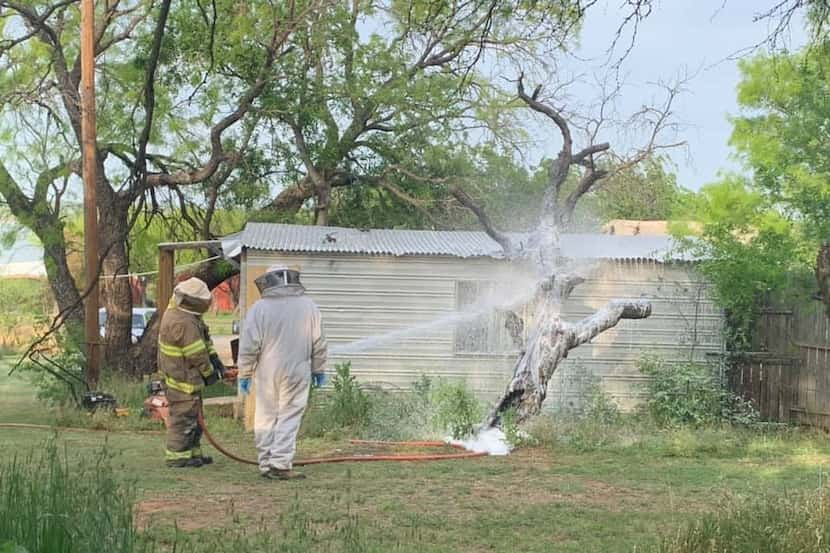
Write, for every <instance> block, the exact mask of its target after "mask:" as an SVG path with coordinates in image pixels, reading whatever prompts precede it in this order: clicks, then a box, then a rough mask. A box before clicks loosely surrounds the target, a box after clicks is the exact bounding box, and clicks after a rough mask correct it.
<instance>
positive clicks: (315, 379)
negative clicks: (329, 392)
mask: <svg viewBox="0 0 830 553" xmlns="http://www.w3.org/2000/svg"><path fill="white" fill-rule="evenodd" d="M326 380H327V378H326V373H314V374H312V375H311V383H312V385H313V386H314V387H315V388H321V387H323V386H325V385H326Z"/></svg>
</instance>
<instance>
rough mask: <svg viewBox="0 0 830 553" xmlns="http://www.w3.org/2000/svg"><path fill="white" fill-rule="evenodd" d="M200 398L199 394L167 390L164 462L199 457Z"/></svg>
mask: <svg viewBox="0 0 830 553" xmlns="http://www.w3.org/2000/svg"><path fill="white" fill-rule="evenodd" d="M201 401H202V398H201V396H200V394H198V393H196V394H186V393H184V392H180V391H178V390H172V389H170V388H168V389H167V403H168V406H169V416H168V420H167V450H166V451H165V453H164V459H165V461H178V460H181V459H190V458H191V457H201V456H202V449H201V447H200V441H201V439H202V429H201V428H199V422H198V420H197V416H198V414H199V406H200V404H201Z"/></svg>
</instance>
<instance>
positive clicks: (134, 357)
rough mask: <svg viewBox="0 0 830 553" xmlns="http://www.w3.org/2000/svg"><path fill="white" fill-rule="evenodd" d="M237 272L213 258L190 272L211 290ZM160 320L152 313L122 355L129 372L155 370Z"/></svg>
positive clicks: (149, 371)
mask: <svg viewBox="0 0 830 553" xmlns="http://www.w3.org/2000/svg"><path fill="white" fill-rule="evenodd" d="M238 274H239V270H238V269H236V268H234V267H231V266H230V265H228V263H226V262H223V261H220V260H213V261H210V262H208V263H203V264H202V265H200V266H199V267H198V268H197V269H196V270H195V271H193V272H192V273H191V276H194V277H196V278H200V279H202V280H203V281H205V283H206V284H207V285H208V288H210V289H211V290H213V289H214V288H216V287H217V286H219V285H220V284H222V282H224V281H225V280H226V279H228V278H231V277H233V276H236V275H238ZM160 322H161V320H160V318H159V317H158V313H156V315H153V317H152V318H151V319H150V322H149V323H148V324H147V328H146V329H145V330H144V334H143V335H142V336H141V339H140V340H139V342H138V343H137V344H133V345H132V347H130V349H129V353H128V355H126V356H124V357H125V359H124V361H123V362H122V365H124V366H126V364H127V363H128V364H129V373H130V374H132V375H135V376H140V375H143V374H149V373H152V372H153V371H155V369H156V356H157V351H158V333H159V323H160ZM125 351H126V350H125Z"/></svg>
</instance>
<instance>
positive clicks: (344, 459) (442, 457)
mask: <svg viewBox="0 0 830 553" xmlns="http://www.w3.org/2000/svg"><path fill="white" fill-rule="evenodd" d="M198 420H199V428H201V429H202V432H203V433H204V435H205V438H207V440H208V441H209V442H210V443H211V445H212V446H213V447H215V448H216V449H217V450H218V451H219V453H221V454H222V455H224V456H225V457H228V458H229V459H233V460H234V461H238V462H240V463H245V464H246V465H259V463H258V462H257V461H252V460H250V459H245V458H243V457H239V456H238V455H235V454H234V453H231V452H230V451H228V450H227V449H225V448H224V447H222V446H221V445H220V444H219V443H218V442H217V441H216V440H215V439H214V437H213V436H212V435H211V434H210V431H209V430H208V427H207V424H205V416H204V413H202V409H201V407H200V408H199V418H198ZM349 443H352V444H355V445H376V446H410V447H447V446H449V447H452V448H455V449H461V450H463V449H464V448H463V447H462V446H460V445H456V444H447V443H444V442H439V441H419V442H378V441H369V440H350V441H349ZM485 455H487V453H484V452H481V453H475V452H472V451H465V452H464V453H431V454H421V455H344V456H339V457H318V458H314V459H298V460H296V461H294V463H293V464H294V465H295V466H298V467H301V466H305V465H320V464H323V463H366V462H369V461H446V460H450V459H471V458H473V457H484V456H485Z"/></svg>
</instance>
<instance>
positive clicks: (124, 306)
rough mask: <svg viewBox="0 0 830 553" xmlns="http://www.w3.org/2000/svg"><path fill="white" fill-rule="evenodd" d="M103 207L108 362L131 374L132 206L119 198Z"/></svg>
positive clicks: (100, 225) (103, 287)
mask: <svg viewBox="0 0 830 553" xmlns="http://www.w3.org/2000/svg"><path fill="white" fill-rule="evenodd" d="M99 188H100V187H99ZM100 206H101V207H100V209H99V214H100V218H99V221H98V236H99V240H100V244H101V252H102V254H103V253H104V252H106V257H105V258H104V261H103V264H102V276H103V278H102V279H101V281H100V289H101V296H102V306H103V307H104V308H105V309H106V310H107V325H106V331H105V338H104V340H105V344H104V349H103V351H104V362H105V364H106V365H107V366H108V367H110V368H111V369H114V370H117V371H119V372H126V373H128V374H129V373H131V372H132V364H131V363H128V362H127V363H125V361H127V360H128V357H129V356H126V355H124V354H125V353H126V352H128V351H129V349H130V347H131V345H132V311H133V296H132V290H131V288H130V279H129V278H128V277H127V275H128V274H129V259H128V257H127V247H126V240H127V236H125V234H126V233H127V232H128V230H127V229H128V228H129V217H130V213H129V208H130V206H129V203H127V202H126V201H123V200H121V199H120V198H118V197H114V198H108V199H105V200H104V201H102V202H100ZM116 277H117V278H116Z"/></svg>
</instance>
